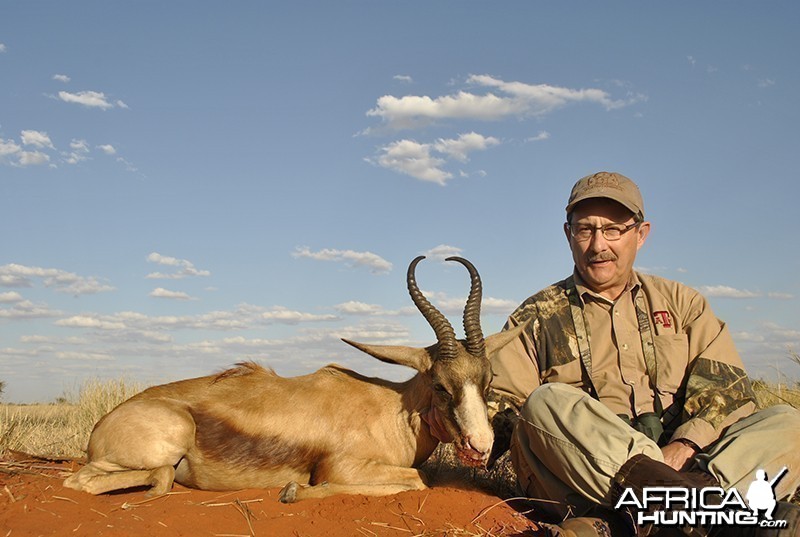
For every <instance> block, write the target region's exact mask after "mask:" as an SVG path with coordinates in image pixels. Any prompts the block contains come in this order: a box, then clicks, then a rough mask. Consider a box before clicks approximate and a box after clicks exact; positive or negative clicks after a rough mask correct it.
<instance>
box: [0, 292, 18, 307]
mask: <svg viewBox="0 0 800 537" xmlns="http://www.w3.org/2000/svg"><path fill="white" fill-rule="evenodd" d="M22 300H23V298H22V295H21V294H19V293H17V292H16V291H9V292H8V293H0V304H12V303H14V302H22Z"/></svg>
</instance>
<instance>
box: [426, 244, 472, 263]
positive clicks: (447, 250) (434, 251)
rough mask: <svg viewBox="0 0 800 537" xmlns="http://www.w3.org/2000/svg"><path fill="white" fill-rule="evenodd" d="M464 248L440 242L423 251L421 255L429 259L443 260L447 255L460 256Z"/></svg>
mask: <svg viewBox="0 0 800 537" xmlns="http://www.w3.org/2000/svg"><path fill="white" fill-rule="evenodd" d="M463 251H464V250H463V249H461V248H459V247H457V246H450V245H447V244H440V245H439V246H436V247H434V248H431V249H430V250H428V251H427V252H423V254H422V255H424V256H425V257H428V258H430V259H435V260H437V261H444V260H445V259H447V258H448V257H451V256H454V255H458V256H460V255H461V254H462V252H463Z"/></svg>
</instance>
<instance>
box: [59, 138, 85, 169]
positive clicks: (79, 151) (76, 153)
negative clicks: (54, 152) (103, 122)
mask: <svg viewBox="0 0 800 537" xmlns="http://www.w3.org/2000/svg"><path fill="white" fill-rule="evenodd" d="M69 147H70V148H71V149H72V151H70V152H68V153H67V152H65V153H62V155H63V156H64V159H65V160H64V161H65V162H66V163H67V164H78V163H79V162H83V161H85V160H87V159H88V158H89V157H87V156H86V155H88V154H89V143H88V142H87V141H86V140H78V139H75V138H73V139H72V141H71V142H70V144H69Z"/></svg>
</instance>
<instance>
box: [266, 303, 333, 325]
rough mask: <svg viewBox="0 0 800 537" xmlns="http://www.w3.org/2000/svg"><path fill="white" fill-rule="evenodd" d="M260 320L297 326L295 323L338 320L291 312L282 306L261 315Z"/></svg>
mask: <svg viewBox="0 0 800 537" xmlns="http://www.w3.org/2000/svg"><path fill="white" fill-rule="evenodd" d="M261 319H263V320H265V321H267V322H279V323H283V324H297V323H306V322H318V321H335V320H337V319H338V317H337V316H336V315H332V314H322V315H317V314H313V313H305V312H302V311H293V310H290V309H288V308H284V307H282V306H274V307H273V308H272V309H271V310H269V311H265V312H264V313H262V314H261Z"/></svg>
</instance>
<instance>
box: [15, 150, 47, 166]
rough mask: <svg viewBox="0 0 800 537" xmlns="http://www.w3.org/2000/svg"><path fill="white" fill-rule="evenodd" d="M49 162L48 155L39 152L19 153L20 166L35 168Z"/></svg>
mask: <svg viewBox="0 0 800 537" xmlns="http://www.w3.org/2000/svg"><path fill="white" fill-rule="evenodd" d="M48 162H50V155H48V154H47V153H42V152H41V151H21V152H20V153H19V165H20V166H37V165H40V164H47V163H48Z"/></svg>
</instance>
